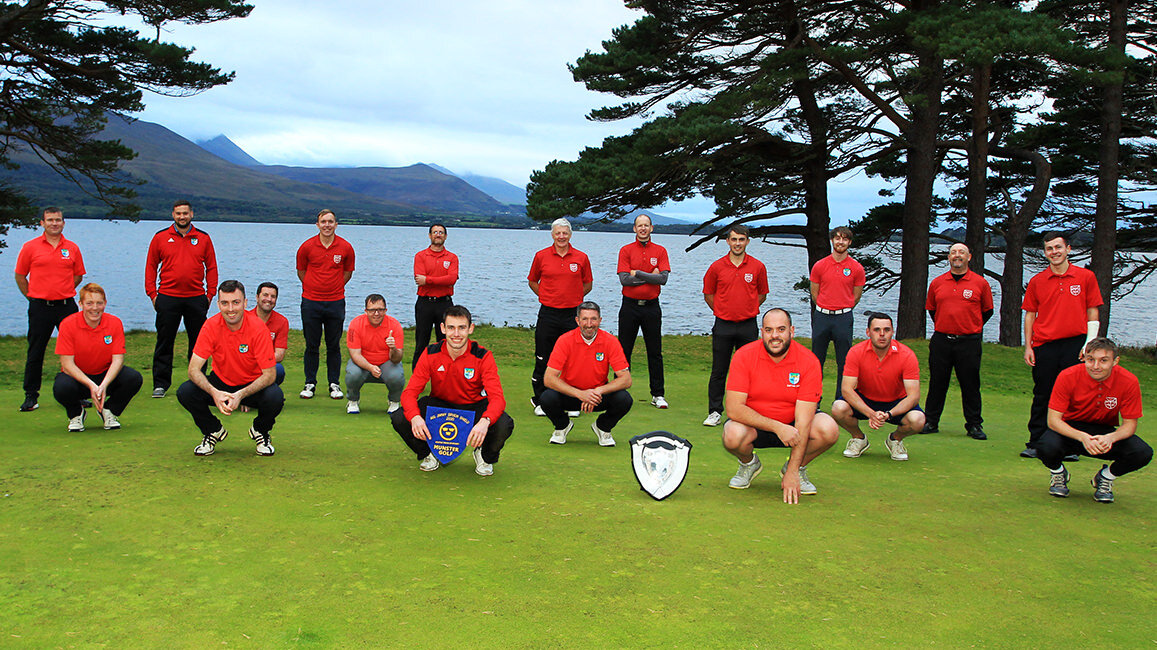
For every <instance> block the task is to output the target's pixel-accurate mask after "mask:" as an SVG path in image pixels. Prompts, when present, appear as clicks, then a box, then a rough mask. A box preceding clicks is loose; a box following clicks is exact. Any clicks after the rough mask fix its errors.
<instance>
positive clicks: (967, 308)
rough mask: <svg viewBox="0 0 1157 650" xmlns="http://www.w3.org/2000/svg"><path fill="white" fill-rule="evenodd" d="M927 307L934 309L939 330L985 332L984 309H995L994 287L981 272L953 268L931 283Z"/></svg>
mask: <svg viewBox="0 0 1157 650" xmlns="http://www.w3.org/2000/svg"><path fill="white" fill-rule="evenodd" d="M924 309H926V310H928V311H930V312H933V313H934V317H933V321H932V322H933V324H934V325H935V327H936V331H937V332H940V333H942V334H952V335H953V336H965V335H969V334H980V333H981V332H982V331H984V312H986V311H991V310H992V309H993V306H992V287H990V286H988V281H986V280H985V279H984V278H982V277H980V274H979V273H975V272H973V271H965V272H964V274H963V275H955V274H953V273H952V272H951V271H949V272H948V273H945V274H944V275H941V276H938V277H937V278H936V279H935V280H932V284H930V285H928V299H927V300H926V301H925V302H924Z"/></svg>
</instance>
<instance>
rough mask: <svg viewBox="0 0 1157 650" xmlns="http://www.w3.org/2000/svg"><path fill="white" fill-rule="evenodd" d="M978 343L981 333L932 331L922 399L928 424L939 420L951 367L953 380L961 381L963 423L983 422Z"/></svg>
mask: <svg viewBox="0 0 1157 650" xmlns="http://www.w3.org/2000/svg"><path fill="white" fill-rule="evenodd" d="M981 343H982V341H981V339H980V334H969V335H966V336H954V335H950V334H944V333H943V332H933V334H932V338H931V339H930V340H929V341H928V397H927V399H925V401H924V413H925V414H926V415H927V424H928V425H930V426H938V425H939V424H940V415H941V414H942V413H943V412H944V398H945V396H946V395H947V394H948V383H949V382H950V381H951V378H952V371H953V369H955V370H956V381H957V382H958V383H959V384H960V403H961V405H962V406H963V407H964V424H965V426H966V427H973V426H977V427H978V426H980V425H981V424H982V423H983V422H984V418H983V417H981V415H980V412H981V402H980V355H981V351H982V350H983V346H982V345H981Z"/></svg>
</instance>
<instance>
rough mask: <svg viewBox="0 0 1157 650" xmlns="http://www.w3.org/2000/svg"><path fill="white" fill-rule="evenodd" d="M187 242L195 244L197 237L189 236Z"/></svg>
mask: <svg viewBox="0 0 1157 650" xmlns="http://www.w3.org/2000/svg"><path fill="white" fill-rule="evenodd" d="M189 243H190V244H192V245H194V246H196V245H197V238H196V237H190V238H189Z"/></svg>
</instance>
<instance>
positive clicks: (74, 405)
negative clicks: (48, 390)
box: [52, 366, 145, 418]
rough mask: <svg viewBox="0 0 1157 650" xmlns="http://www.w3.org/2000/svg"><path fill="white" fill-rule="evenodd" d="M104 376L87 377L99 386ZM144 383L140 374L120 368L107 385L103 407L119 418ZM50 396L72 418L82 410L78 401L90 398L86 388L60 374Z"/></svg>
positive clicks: (123, 367)
mask: <svg viewBox="0 0 1157 650" xmlns="http://www.w3.org/2000/svg"><path fill="white" fill-rule="evenodd" d="M105 374H106V373H103V372H102V373H100V374H99V375H87V376H88V378H89V379H91V380H93V381H94V382H96V383H97V385H99V384H100V382H102V381H104V376H105ZM144 381H145V380H144V378H143V377H141V373H139V372H137V371H136V370H134V369H133V368H130V367H128V366H121V371H120V372H118V373H117V376H116V377H114V378H113V380H112V381H111V382H109V384H108V389H107V393H106V395H105V399H104V407H105V408H106V409H108V410H110V411H112V413H113V415H116V416H120V414H121V413H124V412H125V407H127V406H128V405H129V402H131V401H132V400H133V397H135V396H136V394H137V393H139V392H140V391H141V384H142V383H144ZM52 396H53V397H55V398H56V401H57V402H60V405H61V406H63V407H64V412H65V413H67V414H68V417H70V418H74V417H76V416H78V415H80V412H81V410H82V407H81V406H80V401H81V400H85V399H89V398H91V397H92V393H91V392H90V391H89V390H88V387H87V386H85V385H83V384H81V383H80V382H79V381H77V380H75V379H73V378H72V377H70V376H69V375H66V374H65V373H63V372H60V373H57V374H56V381H54V382H53V383H52Z"/></svg>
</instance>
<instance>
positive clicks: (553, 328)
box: [530, 305, 578, 405]
mask: <svg viewBox="0 0 1157 650" xmlns="http://www.w3.org/2000/svg"><path fill="white" fill-rule="evenodd" d="M577 307H578V305H575V306H574V307H566V308H556V307H547V306H546V305H539V307H538V322H537V323H535V325H534V372H532V373H531V375H530V390H531V391H533V393H534V399H533V400H532V401H533V402H534V403H535V404H536V405H537V404H538V400H539V397H541V396H542V391H543V389H544V388H546V387H545V386H544V385H543V383H542V378H543V376H544V375H545V374H546V362H547V361H550V353H551V352H554V344H555V343H557V342H558V337H560V336H562V335H563V334H566V333H567V332H569V331H571V330H573V329H574V328H576V327H578V323H577V322H576V321H575V308H577Z"/></svg>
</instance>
